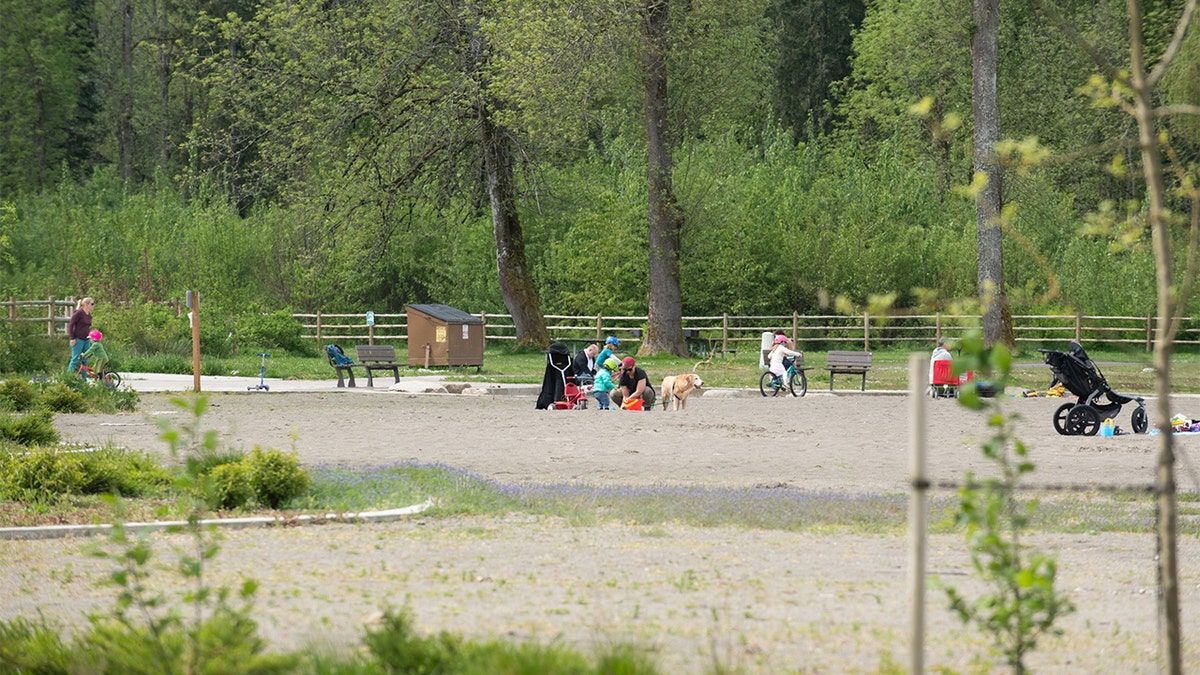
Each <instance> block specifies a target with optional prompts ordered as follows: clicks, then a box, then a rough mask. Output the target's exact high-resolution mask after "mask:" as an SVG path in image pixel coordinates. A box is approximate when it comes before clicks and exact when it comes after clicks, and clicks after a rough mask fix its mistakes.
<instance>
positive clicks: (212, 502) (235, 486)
mask: <svg viewBox="0 0 1200 675" xmlns="http://www.w3.org/2000/svg"><path fill="white" fill-rule="evenodd" d="M251 499H254V485H253V483H251V481H250V466H249V465H248V464H246V463H245V462H234V463H232V464H220V465H218V466H215V467H213V469H212V471H209V472H208V475H207V476H205V478H204V500H205V502H207V503H208V507H209V508H211V509H240V508H243V507H245V506H246V505H247V504H249V503H250V500H251Z"/></svg>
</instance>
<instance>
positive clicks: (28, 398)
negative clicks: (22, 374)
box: [0, 378, 38, 412]
mask: <svg viewBox="0 0 1200 675" xmlns="http://www.w3.org/2000/svg"><path fill="white" fill-rule="evenodd" d="M37 396H38V393H37V389H35V388H34V386H33V385H32V384H30V383H29V382H27V381H25V380H20V379H16V378H12V379H8V380H5V381H4V382H3V383H0V409H7V410H15V411H16V412H25V411H26V410H29V409H30V408H32V407H33V405H34V403H35V402H36V401H37Z"/></svg>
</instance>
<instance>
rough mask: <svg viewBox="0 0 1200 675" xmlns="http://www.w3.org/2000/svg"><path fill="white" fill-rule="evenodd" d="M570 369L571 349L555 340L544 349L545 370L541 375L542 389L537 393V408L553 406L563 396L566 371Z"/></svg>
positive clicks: (565, 384) (543, 408)
mask: <svg viewBox="0 0 1200 675" xmlns="http://www.w3.org/2000/svg"><path fill="white" fill-rule="evenodd" d="M570 369H571V350H570V349H568V348H567V346H566V345H564V344H562V343H560V342H555V343H552V344H551V345H550V347H548V348H547V349H546V372H545V374H543V375H542V391H541V392H540V393H539V394H538V399H537V409H538V410H546V409H547V408H553V407H554V402H555V401H559V400H561V399H562V398H563V396H564V394H563V390H564V389H565V388H566V386H567V371H568V370H570Z"/></svg>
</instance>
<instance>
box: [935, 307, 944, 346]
mask: <svg viewBox="0 0 1200 675" xmlns="http://www.w3.org/2000/svg"><path fill="white" fill-rule="evenodd" d="M940 339H942V313H941V312H938V313H937V318H936V319H935V320H934V324H933V343H934V344H937V341H938V340H940Z"/></svg>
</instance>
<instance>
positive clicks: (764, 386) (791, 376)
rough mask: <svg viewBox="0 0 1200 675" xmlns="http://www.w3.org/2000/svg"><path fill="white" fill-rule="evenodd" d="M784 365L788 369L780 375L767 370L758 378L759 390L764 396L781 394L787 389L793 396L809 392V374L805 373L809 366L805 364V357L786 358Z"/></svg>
mask: <svg viewBox="0 0 1200 675" xmlns="http://www.w3.org/2000/svg"><path fill="white" fill-rule="evenodd" d="M783 365H785V366H787V371H786V372H785V373H784V374H783V375H782V376H779V377H776V376H775V375H772V374H771V371H769V370H768V371H766V372H765V373H763V374H762V375H761V376H760V377H759V378H758V390H759V391H760V392H761V393H762V395H763V396H768V397H771V396H779V395H781V394H782V393H783V392H784V390H787V392H788V393H789V394H791V395H792V396H803V395H805V394H807V393H808V376H807V375H805V374H804V372H805V371H806V370H808V368H806V367H805V366H804V357H803V356H798V357H796V358H795V359H784V360H783Z"/></svg>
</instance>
